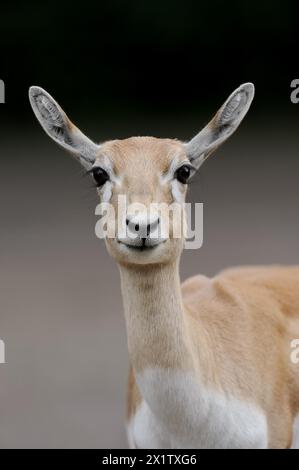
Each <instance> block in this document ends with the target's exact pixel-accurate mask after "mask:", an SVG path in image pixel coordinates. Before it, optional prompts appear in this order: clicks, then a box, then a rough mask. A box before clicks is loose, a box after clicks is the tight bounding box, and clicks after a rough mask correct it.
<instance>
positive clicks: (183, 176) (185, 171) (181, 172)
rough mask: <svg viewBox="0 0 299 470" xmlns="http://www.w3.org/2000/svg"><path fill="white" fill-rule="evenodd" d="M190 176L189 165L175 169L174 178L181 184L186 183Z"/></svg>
mask: <svg viewBox="0 0 299 470" xmlns="http://www.w3.org/2000/svg"><path fill="white" fill-rule="evenodd" d="M190 174H191V167H190V166H189V165H183V166H181V167H180V168H178V169H177V171H176V172H175V178H176V179H177V180H178V181H179V182H180V183H183V184H187V183H188V179H189V178H190Z"/></svg>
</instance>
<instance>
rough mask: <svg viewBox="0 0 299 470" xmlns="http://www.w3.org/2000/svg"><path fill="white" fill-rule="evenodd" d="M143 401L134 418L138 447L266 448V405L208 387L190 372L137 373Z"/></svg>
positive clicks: (132, 429) (132, 432)
mask: <svg viewBox="0 0 299 470" xmlns="http://www.w3.org/2000/svg"><path fill="white" fill-rule="evenodd" d="M136 380H137V383H138V386H139V389H140V391H141V394H142V396H143V401H142V403H141V405H140V406H139V408H138V409H137V411H136V413H135V415H134V416H133V417H132V418H131V421H130V423H129V424H128V436H129V441H130V444H131V445H132V446H133V447H136V448H200V449H204V448H208V449H215V448H218V449H220V448H266V447H267V441H268V439H267V423H266V417H265V415H264V413H263V411H262V410H261V409H259V408H258V407H255V406H254V405H252V404H250V403H246V402H243V401H240V400H238V399H236V398H232V397H228V396H225V395H224V394H221V393H219V392H217V391H213V390H208V389H206V388H205V387H204V386H203V385H202V384H201V383H200V381H198V380H197V379H195V377H194V375H193V374H192V373H189V372H171V371H165V370H159V369H147V370H146V371H145V372H143V373H142V374H137V375H136Z"/></svg>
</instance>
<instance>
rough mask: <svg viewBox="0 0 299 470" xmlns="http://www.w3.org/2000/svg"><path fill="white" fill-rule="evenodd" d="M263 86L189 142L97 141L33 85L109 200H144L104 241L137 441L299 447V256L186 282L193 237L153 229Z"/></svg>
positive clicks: (230, 103) (236, 95)
mask: <svg viewBox="0 0 299 470" xmlns="http://www.w3.org/2000/svg"><path fill="white" fill-rule="evenodd" d="M253 96H254V86H253V85H252V84H251V83H245V84H243V85H241V86H240V87H239V88H237V89H236V90H235V91H234V92H233V93H232V94H231V95H230V96H229V98H228V99H227V100H226V101H225V103H224V104H223V105H222V107H221V108H220V109H219V110H218V112H217V113H216V115H215V116H214V117H213V119H212V120H211V121H210V122H209V123H208V125H207V126H206V127H204V129H203V130H201V131H200V132H199V134H197V135H196V136H195V137H194V138H193V139H192V140H191V141H189V142H181V141H179V140H172V139H160V138H154V137H131V138H128V139H124V140H112V141H108V142H104V143H102V144H99V145H98V144H95V143H93V142H92V141H91V140H89V138H87V137H86V136H85V135H83V133H82V132H81V131H80V130H79V129H78V128H77V127H75V126H74V124H72V122H71V121H70V120H69V119H68V117H67V116H66V114H65V113H64V111H63V110H62V109H61V107H60V106H59V105H58V104H57V103H56V102H55V101H54V99H53V98H52V97H51V96H50V95H49V94H48V93H47V92H46V91H44V90H43V89H42V88H39V87H36V86H34V87H31V88H30V91H29V97H30V102H31V105H32V108H33V111H34V113H35V115H36V117H37V119H38V120H39V122H40V124H41V126H42V127H43V129H44V130H45V131H46V133H47V134H48V135H49V136H50V137H51V138H52V139H53V140H54V141H55V142H56V143H58V144H59V145H61V146H62V147H63V148H64V149H66V150H68V151H69V152H70V153H71V154H72V155H73V156H74V157H75V158H77V160H78V161H79V162H80V163H81V164H82V165H83V166H84V167H85V169H86V170H87V171H88V172H89V173H90V174H91V176H92V177H93V178H94V180H95V182H96V184H97V186H98V193H99V196H100V199H101V201H103V202H105V203H110V204H111V205H112V206H113V207H114V208H115V209H116V211H115V212H116V213H117V211H119V210H120V209H119V207H118V204H117V201H118V198H119V196H125V197H126V199H127V200H128V202H129V203H130V204H134V203H139V204H142V207H143V209H142V210H139V211H137V212H136V211H135V212H130V211H129V209H127V210H128V212H127V213H126V214H122V216H124V218H125V219H126V224H127V229H128V230H127V232H126V233H127V235H126V237H122V238H119V237H118V235H117V231H116V235H115V236H114V237H106V240H105V243H106V246H107V249H108V251H109V253H110V254H111V256H112V257H113V258H114V259H115V260H116V262H117V263H118V266H119V271H120V278H121V291H122V297H123V304H124V313H125V319H126V328H127V337H128V349H129V356H130V363H131V370H130V374H129V390H128V406H127V429H128V438H129V443H130V445H131V446H132V447H133V448H290V447H296V439H295V436H296V432H297V433H298V423H299V420H298V419H297V418H298V416H299V366H298V365H296V364H294V363H293V362H292V360H291V349H290V344H291V342H292V340H293V339H294V338H299V266H298V267H296V266H293V267H283V266H269V267H267V266H257V267H239V268H230V269H226V270H224V271H222V272H220V273H219V274H217V275H216V276H215V277H213V278H208V277H206V276H204V275H198V276H195V277H192V278H190V279H188V280H186V281H185V282H183V284H182V285H181V284H180V276H179V261H180V257H181V253H182V250H183V247H184V237H183V236H182V237H174V236H173V232H172V230H173V229H172V228H171V229H170V230H169V233H168V236H167V237H165V236H164V237H162V236H159V234H158V235H157V234H156V235H153V233H154V232H155V231H156V230H157V227H159V225H160V224H162V218H163V215H161V213H160V212H154V213H153V212H151V215H150V217H148V215H147V214H145V209H147V208H150V206H151V205H152V204H153V203H158V204H159V203H163V204H165V203H166V204H167V205H170V204H171V203H173V202H176V203H178V204H181V205H182V206H183V203H184V201H185V196H186V191H187V188H188V182H189V180H190V178H192V176H193V174H194V173H195V172H196V171H197V170H198V168H199V167H200V166H201V165H202V163H203V162H204V161H205V160H206V159H207V158H208V157H209V156H210V155H211V154H212V153H213V152H214V151H215V150H216V149H217V147H218V146H219V145H220V144H222V143H223V142H224V141H225V140H226V139H227V138H228V137H229V136H230V135H231V134H232V133H233V132H234V131H235V130H236V129H237V127H238V126H239V124H240V123H241V121H242V119H243V118H244V116H245V114H246V113H247V111H248V109H249V107H250V104H251V102H252V99H253ZM128 207H129V206H128ZM144 208H145V209H144ZM172 217H173V218H175V216H172ZM112 222H113V223H114V224H117V223H118V222H117V220H113V221H112V220H111V223H112ZM132 226H133V228H132ZM130 230H131V231H132V232H134V230H135V231H136V233H135V235H136V236H135V237H131V236H129V235H130V234H129V232H130ZM296 427H297V431H296ZM297 446H298V436H297Z"/></svg>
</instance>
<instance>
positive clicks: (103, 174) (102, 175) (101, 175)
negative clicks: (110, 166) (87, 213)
mask: <svg viewBox="0 0 299 470" xmlns="http://www.w3.org/2000/svg"><path fill="white" fill-rule="evenodd" d="M91 173H92V176H93V178H94V180H95V182H96V185H97V187H98V188H99V187H101V186H103V185H104V184H105V183H106V181H108V180H109V175H108V173H107V171H105V170H103V168H99V167H98V168H93V169H92V171H91Z"/></svg>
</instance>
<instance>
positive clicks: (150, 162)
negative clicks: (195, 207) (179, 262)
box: [91, 137, 194, 264]
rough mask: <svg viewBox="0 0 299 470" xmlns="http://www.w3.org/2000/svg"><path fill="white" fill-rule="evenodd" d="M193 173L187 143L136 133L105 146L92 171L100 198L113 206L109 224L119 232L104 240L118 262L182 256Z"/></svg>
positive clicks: (143, 261) (148, 261)
mask: <svg viewBox="0 0 299 470" xmlns="http://www.w3.org/2000/svg"><path fill="white" fill-rule="evenodd" d="M193 172H194V167H193V166H192V164H191V163H190V160H189V159H188V157H187V155H186V150H185V148H184V145H183V144H182V143H180V142H177V141H175V140H170V139H156V138H153V137H132V138H130V139H126V140H115V141H111V142H107V143H105V144H103V145H101V147H100V149H99V152H98V154H97V156H96V159H95V162H94V164H93V166H92V169H91V174H92V175H93V178H94V179H95V181H96V184H97V185H98V193H99V195H100V198H101V200H102V201H103V202H105V203H110V204H111V205H112V208H113V211H112V213H111V217H110V219H109V218H108V221H107V223H108V224H109V222H111V225H113V227H115V236H113V232H112V236H111V237H109V236H108V237H106V244H107V247H108V250H109V252H110V254H111V255H112V256H113V257H114V258H116V260H117V261H118V262H125V263H138V264H140V263H146V264H147V263H155V262H166V261H168V260H169V259H170V258H173V257H177V256H178V255H179V253H180V252H181V250H182V248H183V241H184V232H183V228H184V206H183V203H184V201H185V195H186V190H187V184H188V181H189V179H190V177H191V176H192V174H193ZM120 225H122V227H120Z"/></svg>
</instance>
